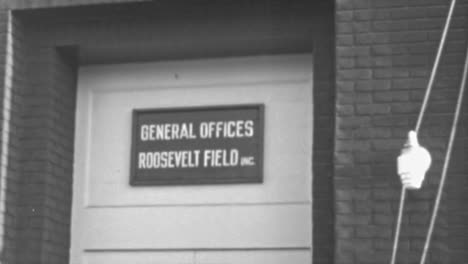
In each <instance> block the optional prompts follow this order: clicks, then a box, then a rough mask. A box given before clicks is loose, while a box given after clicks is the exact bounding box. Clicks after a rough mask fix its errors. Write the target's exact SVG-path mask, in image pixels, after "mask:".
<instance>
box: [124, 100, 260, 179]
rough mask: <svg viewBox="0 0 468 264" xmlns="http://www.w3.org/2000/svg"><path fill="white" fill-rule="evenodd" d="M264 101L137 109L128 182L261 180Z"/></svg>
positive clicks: (134, 114) (134, 115) (134, 113)
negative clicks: (257, 102) (228, 104)
mask: <svg viewBox="0 0 468 264" xmlns="http://www.w3.org/2000/svg"><path fill="white" fill-rule="evenodd" d="M263 108H264V107H263V105H260V104H256V105H234V106H210V107H190V108H162V109H136V110H134V111H133V128H132V129H133V131H132V151H131V172H130V173H131V181H130V183H131V184H132V185H169V184H220V183H249V182H262V179H263V175H262V174H263V122H264V117H263V115H264V109H263Z"/></svg>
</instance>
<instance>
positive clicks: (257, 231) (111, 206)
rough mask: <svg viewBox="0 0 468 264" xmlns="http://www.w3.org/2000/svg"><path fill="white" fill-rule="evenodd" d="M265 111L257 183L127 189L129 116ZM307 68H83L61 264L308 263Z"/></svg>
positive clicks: (267, 63)
mask: <svg viewBox="0 0 468 264" xmlns="http://www.w3.org/2000/svg"><path fill="white" fill-rule="evenodd" d="M257 103H262V104H264V105H265V128H264V130H265V132H264V138H265V140H264V141H265V142H264V181H263V183H260V184H258V183H255V184H226V185H197V186H146V187H141V186H139V187H132V186H130V185H129V177H130V175H129V171H130V169H129V166H130V154H129V153H130V147H131V121H132V109H135V108H163V107H189V106H211V105H233V104H257ZM312 124H313V120H312V56H311V55H310V54H305V55H304V54H302V55H287V56H286V55H284V56H258V57H242V58H224V59H207V60H192V61H170V62H157V63H141V64H123V65H105V66H85V67H82V68H80V71H79V80H78V102H77V116H76V134H75V138H76V142H75V169H74V186H73V211H72V229H71V232H72V248H71V263H73V264H78V263H88V264H98V263H99V264H103V263H109V264H136V263H141V264H155V263H161V264H163V263H164V264H172V263H173V264H175V263H177V264H195V263H196V264H221V263H226V264H254V263H255V264H259V263H265V264H275V263H295V264H306V263H308V264H309V263H311V257H312V250H311V248H312V234H311V232H312V231H311V229H312V198H311V196H312V195H311V183H312V174H311V171H312V164H311V163H312Z"/></svg>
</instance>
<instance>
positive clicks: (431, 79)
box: [390, 0, 456, 264]
mask: <svg viewBox="0 0 468 264" xmlns="http://www.w3.org/2000/svg"><path fill="white" fill-rule="evenodd" d="M455 4H456V0H452V2H451V4H450V8H449V11H448V14H447V19H446V21H445V26H444V30H443V32H442V37H441V40H440V43H439V47H438V49H437V54H436V58H435V61H434V65H433V67H432V71H431V75H430V77H429V82H428V84H427V88H426V92H425V94H424V99H423V103H422V105H421V110H420V111H419V115H418V120H417V122H416V127H415V132H416V134H418V132H419V129H420V128H421V123H422V120H423V117H424V113H425V112H426V108H427V104H428V101H429V95H430V94H431V91H432V87H433V86H434V80H435V75H436V72H437V69H438V67H439V63H440V57H441V56H442V50H443V48H444V46H445V40H446V39H447V32H448V30H449V27H450V22H451V20H452V16H453V11H454V9H455ZM405 198H406V188H405V187H404V186H402V188H401V195H400V204H399V207H398V216H397V224H396V228H395V238H394V241H393V250H392V258H391V262H390V263H391V264H395V261H396V253H397V251H398V242H399V238H400V229H401V221H402V215H403V208H404V205H405Z"/></svg>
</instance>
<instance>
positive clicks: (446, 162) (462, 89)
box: [420, 46, 468, 264]
mask: <svg viewBox="0 0 468 264" xmlns="http://www.w3.org/2000/svg"><path fill="white" fill-rule="evenodd" d="M467 74H468V46H467V50H466V59H465V67H464V69H463V77H462V81H461V84H460V92H459V94H458V100H457V106H456V109H455V116H454V118H453V123H452V130H451V131H450V139H449V143H448V146H447V152H446V153H445V160H444V166H443V168H442V176H441V178H440V184H439V189H438V190H437V197H436V201H435V205H434V209H433V211H432V216H431V222H430V225H429V230H428V231H427V237H426V242H425V243H424V250H423V254H422V257H421V262H420V264H424V263H425V261H426V256H427V251H428V249H429V244H430V241H431V237H432V232H433V231H434V224H435V220H436V218H437V214H438V210H439V206H440V200H441V197H442V190H443V188H444V185H445V179H446V176H447V170H448V165H449V162H450V156H451V153H452V148H453V143H454V141H455V135H456V134H457V126H458V120H459V118H460V112H461V107H462V102H463V96H464V92H465V86H466V78H467Z"/></svg>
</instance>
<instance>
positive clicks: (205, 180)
mask: <svg viewBox="0 0 468 264" xmlns="http://www.w3.org/2000/svg"><path fill="white" fill-rule="evenodd" d="M247 109H250V110H255V111H257V115H258V120H257V121H256V122H258V123H257V128H256V133H257V135H256V138H257V141H256V143H257V144H256V145H257V155H258V156H257V159H256V160H255V166H256V167H257V168H256V169H257V171H258V172H257V173H256V175H255V177H242V176H239V175H230V176H229V177H213V176H209V175H206V176H204V177H200V176H198V177H175V178H167V177H166V178H164V177H162V178H159V177H152V178H142V177H139V175H138V173H137V165H136V164H137V162H138V161H137V152H138V150H137V140H138V135H139V125H138V120H139V119H138V118H139V115H141V114H152V113H154V114H158V113H162V114H164V113H179V112H180V113H182V112H187V113H193V112H198V111H223V110H247ZM264 115H265V105H264V104H238V105H216V106H196V107H171V108H147V109H133V111H132V133H131V137H132V139H131V152H130V155H131V157H130V185H131V186H157V185H200V184H237V183H262V182H263V155H264V122H265V118H264Z"/></svg>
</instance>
